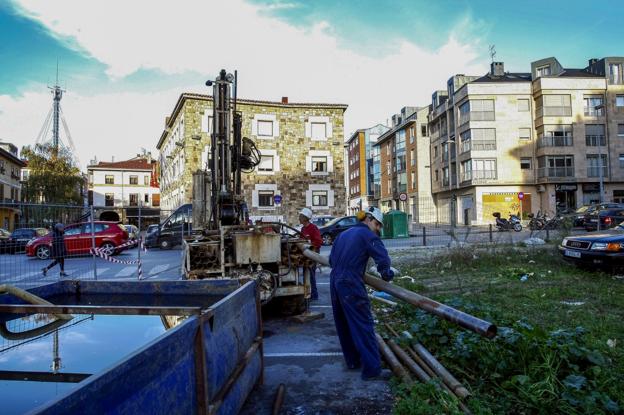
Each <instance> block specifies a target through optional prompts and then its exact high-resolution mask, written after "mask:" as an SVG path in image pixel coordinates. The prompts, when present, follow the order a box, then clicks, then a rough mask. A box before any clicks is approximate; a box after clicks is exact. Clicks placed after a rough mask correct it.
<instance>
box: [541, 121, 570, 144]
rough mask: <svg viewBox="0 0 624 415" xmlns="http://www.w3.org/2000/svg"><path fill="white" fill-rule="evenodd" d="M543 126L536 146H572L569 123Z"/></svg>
mask: <svg viewBox="0 0 624 415" xmlns="http://www.w3.org/2000/svg"><path fill="white" fill-rule="evenodd" d="M543 128H544V131H543V133H541V135H540V136H539V138H538V140H537V148H540V147H569V146H572V126H571V125H545V126H544V127H543Z"/></svg>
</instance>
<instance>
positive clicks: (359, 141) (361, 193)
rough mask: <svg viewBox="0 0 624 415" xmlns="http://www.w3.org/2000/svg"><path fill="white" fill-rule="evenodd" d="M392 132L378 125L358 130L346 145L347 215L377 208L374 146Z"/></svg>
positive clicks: (386, 127)
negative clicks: (388, 132)
mask: <svg viewBox="0 0 624 415" xmlns="http://www.w3.org/2000/svg"><path fill="white" fill-rule="evenodd" d="M388 130H390V127H388V126H385V125H383V124H377V125H375V126H373V127H370V128H363V129H358V130H356V131H355V132H354V133H353V134H352V135H351V137H350V138H349V140H348V141H347V143H346V144H345V149H346V151H345V157H346V158H345V160H346V163H345V164H346V167H347V169H346V170H347V175H348V179H347V184H348V185H347V192H348V195H349V196H348V197H349V201H348V208H347V213H348V214H349V215H354V214H355V213H357V211H359V210H362V209H366V208H368V207H370V206H377V202H376V200H375V198H374V190H373V183H374V170H373V166H374V165H373V158H374V153H373V152H374V150H375V147H374V145H375V144H376V143H377V140H378V139H379V137H380V136H381V135H382V134H383V133H385V132H386V131H388Z"/></svg>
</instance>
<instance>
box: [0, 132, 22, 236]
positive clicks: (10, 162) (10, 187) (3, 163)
mask: <svg viewBox="0 0 624 415" xmlns="http://www.w3.org/2000/svg"><path fill="white" fill-rule="evenodd" d="M25 166H26V164H25V163H24V162H23V161H22V160H20V159H19V157H18V156H17V147H16V146H14V145H13V144H10V143H0V228H3V229H5V230H7V231H13V228H14V226H15V223H16V218H17V215H18V214H19V212H20V210H19V208H18V206H16V205H15V204H16V203H19V201H20V200H21V189H22V187H21V183H20V170H21V169H22V168H23V167H25Z"/></svg>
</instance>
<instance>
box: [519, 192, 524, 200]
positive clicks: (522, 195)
mask: <svg viewBox="0 0 624 415" xmlns="http://www.w3.org/2000/svg"><path fill="white" fill-rule="evenodd" d="M518 199H519V200H522V199H524V192H518Z"/></svg>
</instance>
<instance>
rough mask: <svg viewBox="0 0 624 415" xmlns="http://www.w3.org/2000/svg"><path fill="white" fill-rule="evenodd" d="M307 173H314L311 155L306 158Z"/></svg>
mask: <svg viewBox="0 0 624 415" xmlns="http://www.w3.org/2000/svg"><path fill="white" fill-rule="evenodd" d="M305 171H307V172H311V171H312V156H310V155H307V156H306V165H305Z"/></svg>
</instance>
